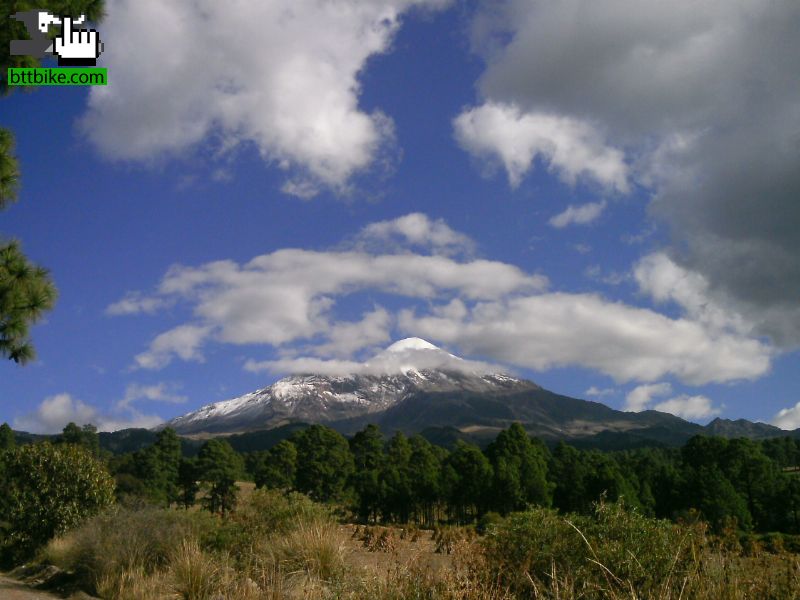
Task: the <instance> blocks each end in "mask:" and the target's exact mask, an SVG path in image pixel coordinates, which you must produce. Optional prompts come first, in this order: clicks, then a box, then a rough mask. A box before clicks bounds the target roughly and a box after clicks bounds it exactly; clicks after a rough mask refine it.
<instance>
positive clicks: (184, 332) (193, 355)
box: [135, 325, 210, 369]
mask: <svg viewBox="0 0 800 600" xmlns="http://www.w3.org/2000/svg"><path fill="white" fill-rule="evenodd" d="M209 332H210V329H209V328H208V327H204V326H198V325H180V326H178V327H175V328H174V329H170V330H169V331H165V332H164V333H161V334H159V335H158V336H157V337H156V338H155V339H154V340H153V341H152V343H151V344H150V348H149V350H147V352H142V353H141V354H137V355H136V357H135V360H136V365H137V366H138V367H139V368H142V369H162V368H164V367H166V366H167V365H168V364H169V363H170V362H172V358H173V356H177V357H178V358H180V359H182V360H191V361H195V362H203V355H202V354H201V353H200V346H201V345H202V344H203V342H204V341H205V339H206V337H208V334H209Z"/></svg>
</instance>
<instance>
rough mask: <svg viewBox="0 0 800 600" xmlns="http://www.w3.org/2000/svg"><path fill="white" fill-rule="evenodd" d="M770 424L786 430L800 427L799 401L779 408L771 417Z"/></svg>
mask: <svg viewBox="0 0 800 600" xmlns="http://www.w3.org/2000/svg"><path fill="white" fill-rule="evenodd" d="M772 424H773V425H775V426H776V427H780V428H781V429H786V430H788V431H792V430H794V429H797V428H800V402H798V403H797V404H795V405H794V406H792V407H790V408H783V409H781V410H779V411H778V414H776V415H775V418H773V419H772Z"/></svg>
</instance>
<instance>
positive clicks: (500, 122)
mask: <svg viewBox="0 0 800 600" xmlns="http://www.w3.org/2000/svg"><path fill="white" fill-rule="evenodd" d="M798 20H800V3H798V2H796V0H774V1H771V2H763V1H761V0H724V1H722V0H674V1H672V2H668V3H665V2H660V1H658V0H640V1H637V2H630V1H628V0H560V1H559V2H551V1H547V0H505V1H504V2H495V3H482V4H481V5H480V8H479V10H478V11H477V16H476V18H475V20H474V27H473V47H474V49H475V50H476V51H477V52H479V53H480V54H482V56H483V57H484V58H485V63H486V69H485V71H484V73H483V74H482V76H481V77H480V79H479V81H478V86H477V87H478V98H479V100H480V102H482V110H483V111H484V112H485V114H483V113H480V114H475V115H473V116H472V117H470V119H471V120H469V119H466V117H465V115H471V110H470V111H467V112H466V113H464V114H462V116H461V117H459V118H460V119H465V120H466V121H467V124H468V125H470V128H469V133H470V135H468V136H467V137H466V138H464V140H466V141H467V142H468V143H466V144H465V143H464V140H462V145H464V147H465V148H466V149H467V150H468V151H469V152H470V153H471V154H473V155H479V156H485V157H487V158H488V159H489V162H493V161H496V160H498V159H499V160H500V161H501V163H502V164H504V165H505V167H506V170H507V171H508V173H509V177H510V179H511V181H512V183H514V182H518V181H519V180H520V179H521V178H522V177H523V176H524V175H525V174H526V173H527V172H528V171H529V170H530V168H531V165H532V164H534V162H535V161H534V160H533V159H532V157H533V156H535V155H536V152H537V150H538V147H537V145H536V144H535V143H532V142H530V139H531V138H533V137H535V135H534V133H532V131H533V130H536V129H537V127H534V126H529V125H527V122H526V117H529V118H531V119H534V120H535V119H537V118H539V117H540V116H541V115H547V119H549V121H547V120H545V123H546V124H542V125H539V126H538V129H543V130H545V131H547V130H548V129H547V124H549V123H551V122H552V123H581V124H586V123H589V124H591V128H592V131H594V132H595V136H594V137H592V136H590V137H589V139H591V140H595V141H594V142H593V143H589V144H588V146H589V148H593V149H595V151H594V152H589V153H588V156H590V157H598V158H600V157H604V158H609V157H613V154H609V153H606V152H604V151H602V150H599V149H603V148H617V149H624V152H625V159H626V163H625V164H627V165H628V171H627V175H626V178H625V180H626V181H627V182H628V184H629V185H634V184H635V185H641V186H643V187H644V188H646V189H645V190H643V191H644V192H645V193H647V194H648V195H649V196H650V197H652V198H653V202H652V203H651V204H650V207H649V213H648V214H649V215H650V216H651V217H654V218H656V219H658V220H659V221H660V222H662V223H666V224H667V225H669V227H670V233H671V236H670V237H669V239H670V246H669V247H668V248H667V249H666V250H665V252H666V253H667V254H668V255H669V256H670V257H671V258H672V260H673V261H674V262H675V263H676V264H678V265H680V266H681V268H683V269H684V271H685V272H686V273H693V274H694V275H696V276H697V277H698V278H701V279H702V282H701V283H702V285H703V286H707V288H706V290H705V292H704V295H705V296H708V297H709V299H710V300H711V301H712V303H713V304H715V305H717V306H718V307H720V306H721V307H723V308H725V309H726V310H729V311H730V310H731V309H733V312H736V313H738V314H741V315H742V316H743V317H744V318H745V319H746V321H747V322H748V323H749V324H752V326H753V332H754V334H757V335H761V336H768V337H770V338H771V340H772V341H773V342H774V343H776V344H778V345H780V346H781V347H784V348H792V347H796V346H800V305H798V302H797V293H796V290H797V289H798V286H800V261H797V256H798V255H800V229H799V228H798V227H796V226H792V225H791V224H796V223H798V220H799V219H800V204H798V202H797V198H798V196H800V177H798V169H797V165H798V164H800V145H798V144H797V143H796V142H797V140H796V138H797V131H800V110H798V106H800V85H798V78H797V65H798V64H800V36H798V35H797V32H796V28H795V27H792V26H788V24H789V23H797V22H798ZM765 65H768V67H767V68H765ZM754 90H769V93H758V92H756V91H754ZM498 107H500V108H498ZM508 107H513V110H511V109H509V108H508ZM476 110H477V109H476ZM479 116H480V117H482V119H479V118H478V117H479ZM490 117H491V118H490ZM472 121H474V123H472ZM553 129H554V130H558V131H559V133H560V131H561V128H558V127H555V126H553ZM567 129H568V128H567ZM597 132H602V136H599V135H598V134H597ZM542 137H543V138H547V137H548V136H546V135H545V136H542ZM551 137H554V138H555V137H556V134H552V135H551ZM566 137H568V138H574V137H575V136H568V135H567V136H566ZM462 138H463V136H462ZM578 138H579V139H583V138H582V137H581V136H580V135H579V136H578ZM578 145H580V143H579V144H578ZM584 156H586V154H584ZM542 158H544V160H545V162H546V161H548V160H550V161H551V163H550V167H551V169H552V168H554V162H555V161H552V159H550V158H549V157H548V156H543V157H542ZM583 162H584V161H582V160H577V164H582V163H583ZM572 164H573V165H574V164H576V163H572ZM600 164H603V165H611V166H612V167H613V166H614V165H617V167H618V168H610V169H608V170H607V171H604V172H605V173H606V175H600V177H599V178H600V179H601V181H606V182H608V181H612V182H613V181H620V180H621V175H619V176H613V175H609V174H614V173H619V174H621V173H622V170H621V165H622V163H621V160H600ZM742 165H746V166H747V168H742ZM578 168H579V167H577V166H573V167H572V168H571V170H570V169H568V172H572V173H575V172H577V169H578ZM555 170H556V172H559V169H558V167H557V166H556V167H555ZM598 172H603V171H598ZM559 173H560V172H559ZM560 174H561V175H562V177H563V173H560ZM647 233H649V232H645V235H646V234H647ZM626 239H627V240H628V241H630V242H635V241H641V239H642V235H637V236H628V237H627V238H626ZM691 278H693V277H691ZM697 283H698V281H690V282H688V284H689V286H690V287H691V286H695V284H697ZM684 291H685V290H684ZM706 292H707V293H706ZM687 300H689V299H688V298H687ZM695 306H696V305H695ZM706 317H711V315H706V316H705V317H704V318H706Z"/></svg>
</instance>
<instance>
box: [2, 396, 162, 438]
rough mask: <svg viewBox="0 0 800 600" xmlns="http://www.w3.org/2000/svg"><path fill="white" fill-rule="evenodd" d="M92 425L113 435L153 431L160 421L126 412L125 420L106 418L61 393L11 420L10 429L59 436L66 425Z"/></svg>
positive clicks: (112, 416) (106, 416)
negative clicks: (139, 429) (121, 431)
mask: <svg viewBox="0 0 800 600" xmlns="http://www.w3.org/2000/svg"><path fill="white" fill-rule="evenodd" d="M70 422H73V423H76V424H78V425H87V424H92V425H95V426H96V427H97V429H98V430H99V431H117V430H119V429H127V428H129V427H145V428H148V427H154V426H155V425H158V424H159V423H161V422H162V419H161V418H160V417H157V416H155V415H145V414H142V413H139V412H138V411H135V410H130V409H129V410H127V416H124V415H123V416H115V415H107V414H103V413H101V412H100V411H98V410H97V409H96V408H95V407H94V406H91V405H89V404H86V403H84V402H82V401H81V400H78V399H77V398H73V397H72V396H71V395H70V394H66V393H62V394H56V395H54V396H49V397H47V398H45V399H44V400H42V402H41V403H40V404H39V406H38V407H37V408H36V410H35V411H33V412H31V413H28V414H26V415H24V416H22V417H20V418H17V419H14V428H15V429H19V430H22V431H28V432H30V433H59V432H61V431H62V430H63V429H64V427H65V426H66V425H67V424H68V423H70Z"/></svg>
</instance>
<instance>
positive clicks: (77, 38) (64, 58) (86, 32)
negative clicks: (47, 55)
mask: <svg viewBox="0 0 800 600" xmlns="http://www.w3.org/2000/svg"><path fill="white" fill-rule="evenodd" d="M83 20H84V16H83V15H81V17H80V18H79V19H76V20H75V21H74V22H73V20H72V18H71V17H64V18H63V19H62V22H61V35H59V36H58V37H56V39H55V40H54V41H53V53H54V54H55V55H56V56H58V66H59V67H94V66H95V65H97V58H98V57H99V56H100V53H101V52H103V42H101V41H100V35H99V34H98V33H97V31H96V30H94V29H75V28H73V25H75V24H77V23H82V22H83Z"/></svg>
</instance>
